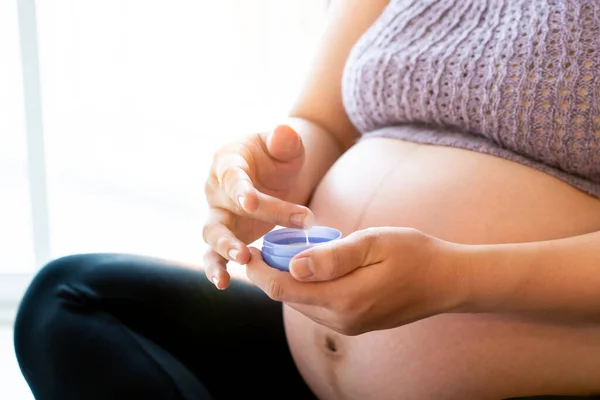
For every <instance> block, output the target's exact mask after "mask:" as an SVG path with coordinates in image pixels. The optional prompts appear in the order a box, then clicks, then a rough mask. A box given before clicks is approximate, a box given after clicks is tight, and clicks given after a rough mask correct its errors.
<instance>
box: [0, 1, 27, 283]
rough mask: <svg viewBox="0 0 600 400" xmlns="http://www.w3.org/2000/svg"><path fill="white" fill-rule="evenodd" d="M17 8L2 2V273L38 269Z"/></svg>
mask: <svg viewBox="0 0 600 400" xmlns="http://www.w3.org/2000/svg"><path fill="white" fill-rule="evenodd" d="M16 5H17V3H16V1H7V0H0V254H1V255H2V262H1V263H0V273H3V272H21V271H23V270H31V269H32V268H33V266H34V261H33V260H34V257H33V245H32V230H31V218H30V215H31V213H30V205H29V187H28V181H27V158H26V147H25V121H24V109H23V88H22V85H21V82H22V81H21V61H20V52H19V51H20V50H19V30H18V19H17V7H16ZM0 279H1V278H0Z"/></svg>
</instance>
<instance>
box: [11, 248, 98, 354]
mask: <svg viewBox="0 0 600 400" xmlns="http://www.w3.org/2000/svg"><path fill="white" fill-rule="evenodd" d="M100 257H101V256H100V255H94V254H81V255H72V256H67V257H62V258H58V259H56V260H53V261H51V262H49V263H48V264H47V265H45V266H44V267H42V268H41V269H40V270H39V271H38V273H37V274H36V275H35V277H34V278H33V280H32V281H31V282H30V283H29V286H28V288H27V290H26V291H25V293H24V295H23V297H22V298H21V301H20V304H19V307H18V310H17V315H16V320H15V325H14V341H15V351H16V352H17V356H19V355H20V354H21V353H23V352H24V351H25V350H26V349H29V348H31V347H32V345H33V342H35V343H37V344H38V345H39V344H40V343H41V342H43V341H44V340H45V339H46V338H48V337H49V335H48V331H49V330H48V328H49V327H50V326H55V325H56V324H57V323H60V315H61V313H60V312H59V311H60V310H59V309H60V307H61V302H62V301H64V296H63V294H64V292H65V289H66V288H70V287H73V286H76V285H77V284H78V282H81V280H82V276H84V275H85V270H87V269H88V267H89V266H93V265H94V264H97V263H98V259H99V258H100Z"/></svg>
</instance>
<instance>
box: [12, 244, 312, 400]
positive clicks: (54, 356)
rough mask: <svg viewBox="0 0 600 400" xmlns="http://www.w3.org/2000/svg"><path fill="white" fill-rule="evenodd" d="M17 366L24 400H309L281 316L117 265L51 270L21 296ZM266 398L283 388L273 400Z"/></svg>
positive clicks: (123, 258) (127, 258) (162, 272)
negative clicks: (27, 399) (27, 395)
mask: <svg viewBox="0 0 600 400" xmlns="http://www.w3.org/2000/svg"><path fill="white" fill-rule="evenodd" d="M15 350H16V353H17V359H18V361H19V365H20V367H21V370H22V372H23V375H24V376H25V379H26V380H27V382H28V383H29V386H30V387H31V390H32V392H33V393H34V396H35V397H36V399H39V400H58V399H60V400H75V399H77V400H81V399H86V400H93V399H111V400H120V399H128V400H130V399H138V398H139V399H147V400H152V399H186V400H188V399H215V400H220V399H237V398H246V397H257V398H262V399H275V398H277V399H279V398H287V399H314V398H315V397H314V395H313V394H312V393H311V392H310V390H309V389H308V387H307V386H306V384H305V383H304V381H303V380H302V378H301V376H300V374H299V373H298V371H297V369H296V367H295V365H294V362H293V359H292V357H291V354H290V352H289V349H288V347H287V342H286V338H285V333H284V327H283V320H282V310H281V304H280V303H278V302H275V301H273V300H271V299H269V298H268V297H267V296H266V295H265V294H264V293H263V292H261V291H260V290H258V289H257V288H256V287H254V286H253V285H250V284H248V283H246V282H242V281H236V280H232V283H231V286H230V287H229V288H228V289H227V290H224V291H219V290H217V289H216V288H215V287H214V286H213V285H212V284H211V283H210V282H208V281H207V279H206V277H205V275H204V272H203V271H199V270H194V269H191V268H188V267H185V266H182V265H178V264H176V263H171V262H167V261H164V260H160V259H154V258H148V257H141V256H134V255H125V254H88V255H74V256H69V257H65V258H61V259H58V260H55V261H53V262H51V263H50V264H48V265H47V266H45V267H44V268H43V269H42V270H41V271H40V272H39V273H38V274H37V276H36V277H35V279H34V280H33V281H32V283H31V284H30V287H29V288H28V290H27V292H26V293H25V295H24V297H23V299H22V301H21V305H20V308H19V312H18V315H17V320H16V324H15ZM277 387H283V388H285V393H281V392H278V391H277V390H276V388H277Z"/></svg>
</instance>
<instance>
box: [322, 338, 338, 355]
mask: <svg viewBox="0 0 600 400" xmlns="http://www.w3.org/2000/svg"><path fill="white" fill-rule="evenodd" d="M325 346H326V347H327V350H329V351H330V352H332V353H337V345H336V344H335V340H333V338H332V337H330V336H327V337H326V338H325Z"/></svg>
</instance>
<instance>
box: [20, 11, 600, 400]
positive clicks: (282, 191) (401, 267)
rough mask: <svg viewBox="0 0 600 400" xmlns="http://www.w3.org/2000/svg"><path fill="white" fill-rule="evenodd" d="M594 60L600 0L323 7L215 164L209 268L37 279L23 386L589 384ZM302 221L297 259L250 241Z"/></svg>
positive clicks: (218, 393)
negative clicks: (277, 86) (321, 239)
mask: <svg viewBox="0 0 600 400" xmlns="http://www.w3.org/2000/svg"><path fill="white" fill-rule="evenodd" d="M599 53H600V3H598V2H597V1H595V0H463V1H450V0H447V1H446V0H444V1H442V0H418V1H416V0H392V1H390V2H387V1H382V0H371V1H353V0H339V1H334V2H333V3H332V4H331V6H330V9H329V23H328V26H327V29H326V31H325V33H324V36H323V38H322V43H321V46H320V48H319V49H318V51H317V52H316V58H315V61H314V64H313V68H312V69H311V72H310V73H309V75H308V79H307V81H306V84H305V86H304V87H303V90H302V91H301V93H300V95H299V97H298V101H297V102H296V103H295V105H294V106H293V107H292V110H291V112H290V115H289V119H288V120H286V121H282V124H281V125H280V126H278V127H276V128H275V129H274V130H273V132H267V133H260V134H253V135H249V136H244V137H243V138H242V139H240V140H239V141H238V142H235V143H231V144H228V145H225V146H224V147H223V148H222V149H221V150H220V151H219V152H218V153H217V154H216V155H215V158H214V162H213V165H212V168H211V171H210V174H209V177H208V179H207V181H206V196H207V199H208V203H209V205H210V214H209V219H208V220H207V222H206V225H205V227H204V238H205V240H206V242H207V243H208V244H209V247H210V250H209V251H208V253H207V254H206V257H205V265H204V266H203V269H202V270H201V271H200V270H198V269H194V268H192V267H190V266H186V265H177V264H176V263H173V262H167V261H165V260H159V259H151V258H146V257H141V256H134V255H126V254H83V255H73V256H70V257H66V258H61V259H58V260H55V261H53V262H51V263H50V264H49V265H47V266H46V267H44V268H43V269H42V270H41V271H40V272H39V274H38V275H37V277H36V278H35V279H34V281H33V282H32V283H31V286H30V288H29V289H28V291H27V293H26V294H25V296H24V298H23V300H22V303H21V307H20V310H19V314H18V319H17V322H16V326H15V344H16V351H17V355H18V359H19V362H20V365H21V368H22V371H23V374H24V376H25V378H26V379H27V381H28V382H29V384H30V386H31V388H32V391H33V393H34V394H35V396H36V398H38V399H42V400H50V399H61V400H71V399H132V398H140V399H211V398H212V399H234V398H250V397H256V398H269V399H271V398H272V399H292V398H297V399H310V398H319V399H323V400H325V399H332V400H333V399H340V400H341V399H344V400H349V399H357V400H365V399H375V400H403V399H410V400H413V399H414V400H417V399H418V400H423V399H457V400H458V399H461V400H462V399H506V398H512V397H528V396H537V395H557V396H565V397H570V398H573V397H578V396H582V397H583V396H592V395H594V394H598V393H600V199H599V197H600V54H599ZM312 223H316V224H318V225H327V226H331V227H335V228H337V229H339V230H341V231H342V233H343V234H344V237H343V238H342V239H340V240H338V241H336V242H332V243H327V244H324V245H321V246H318V247H316V248H313V249H311V250H308V251H306V252H305V253H301V254H300V255H299V256H298V257H297V258H296V259H294V260H293V262H292V263H291V272H282V271H279V270H276V269H274V268H270V267H269V266H267V265H266V264H265V263H264V262H263V261H262V258H261V254H260V252H259V251H258V250H256V249H255V248H254V247H253V246H250V244H252V243H253V242H254V241H255V240H257V239H259V238H260V237H262V236H263V235H264V234H265V233H267V232H268V231H270V230H271V229H272V228H274V227H275V226H277V225H280V226H288V227H296V228H303V227H306V226H309V225H311V224H312ZM174 236H175V235H174ZM229 261H236V262H237V263H240V264H244V265H246V271H247V276H248V278H249V280H246V279H243V278H240V277H231V276H230V275H229V273H228V272H227V270H226V265H227V263H228V262H229ZM204 275H206V277H208V279H206V277H205V276H204ZM215 286H216V288H215ZM217 289H220V290H217ZM278 387H283V389H279V388H278ZM282 390H283V391H282Z"/></svg>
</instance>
